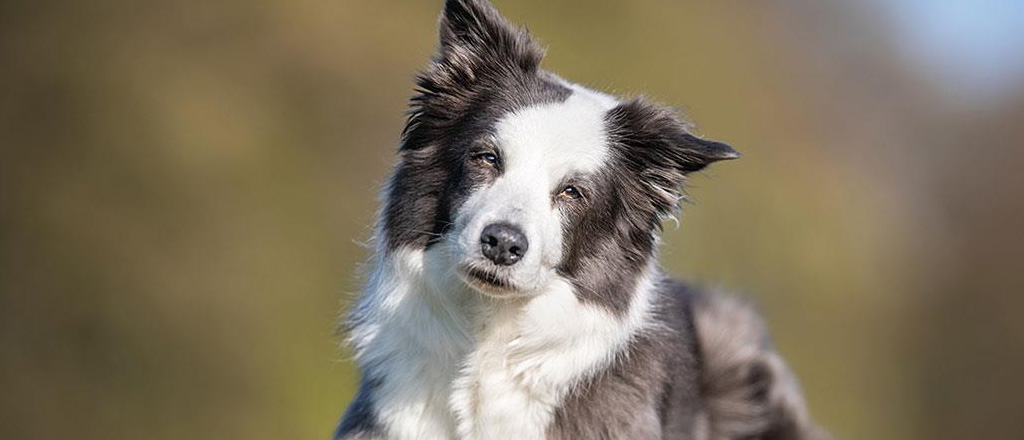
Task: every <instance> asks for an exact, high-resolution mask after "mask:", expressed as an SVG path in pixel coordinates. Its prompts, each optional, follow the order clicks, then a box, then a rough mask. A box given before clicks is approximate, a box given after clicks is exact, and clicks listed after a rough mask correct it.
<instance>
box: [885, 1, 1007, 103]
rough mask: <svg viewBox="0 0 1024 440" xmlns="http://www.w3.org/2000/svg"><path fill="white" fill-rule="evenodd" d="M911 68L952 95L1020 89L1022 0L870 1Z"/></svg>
mask: <svg viewBox="0 0 1024 440" xmlns="http://www.w3.org/2000/svg"><path fill="white" fill-rule="evenodd" d="M874 1H875V2H876V3H877V4H879V5H880V6H882V7H883V8H884V9H885V10H888V11H890V13H891V14H892V17H893V18H894V20H892V22H893V23H894V24H895V25H896V29H895V31H896V36H897V37H898V41H897V45H898V47H899V49H900V50H901V51H903V53H904V56H905V57H907V60H908V61H911V64H912V65H913V66H914V67H916V68H918V69H919V70H920V71H921V72H922V73H924V74H926V75H928V76H929V77H930V78H931V79H933V80H935V81H937V82H939V83H940V84H941V85H942V86H943V87H944V88H945V89H946V90H947V91H948V92H950V93H951V94H952V95H954V96H958V97H964V98H967V99H970V98H989V97H993V96H999V95H1002V94H1005V93H1006V92H1007V89H1009V88H1021V87H1024V0H874Z"/></svg>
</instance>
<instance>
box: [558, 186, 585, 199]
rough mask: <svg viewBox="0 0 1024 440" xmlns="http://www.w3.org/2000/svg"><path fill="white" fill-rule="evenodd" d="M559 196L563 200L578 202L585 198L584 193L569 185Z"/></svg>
mask: <svg viewBox="0 0 1024 440" xmlns="http://www.w3.org/2000/svg"><path fill="white" fill-rule="evenodd" d="M558 196H559V197H561V198H563V199H569V200H577V199H581V198H583V192H582V191H580V189H579V188H576V187H575V186H572V185H569V186H566V187H565V188H562V191H561V192H559V193H558Z"/></svg>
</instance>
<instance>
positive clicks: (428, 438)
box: [334, 0, 828, 440]
mask: <svg viewBox="0 0 1024 440" xmlns="http://www.w3.org/2000/svg"><path fill="white" fill-rule="evenodd" d="M439 36H440V45H439V50H438V53H437V55H436V56H435V58H434V59H433V61H432V63H431V64H430V66H429V67H428V68H427V69H426V70H425V71H423V72H422V73H421V74H420V75H419V76H418V78H417V85H418V88H417V90H416V93H415V95H414V96H413V97H412V99H411V111H410V113H409V117H408V121H407V124H406V126H405V129H404V130H403V133H402V139H401V146H400V148H399V152H398V163H397V165H396V167H395V169H394V172H393V174H392V175H391V177H390V180H389V181H388V183H387V184H386V187H385V189H384V191H383V197H382V199H383V200H382V202H383V203H382V208H381V212H380V213H379V220H378V225H377V228H376V230H375V233H374V237H373V241H372V243H373V246H374V250H375V253H374V255H373V257H371V261H370V263H369V268H370V270H369V275H368V281H367V284H366V286H365V289H364V290H363V291H362V294H361V296H360V298H359V299H358V301H357V302H356V304H355V305H354V307H353V308H352V310H351V311H350V313H349V315H348V318H347V320H346V324H345V329H346V331H347V332H348V336H349V342H350V344H351V346H352V347H353V350H354V353H355V358H356V360H357V362H358V365H359V368H360V370H361V372H362V381H361V384H360V386H359V391H358V393H357V395H356V397H355V399H354V401H353V402H352V403H351V404H350V406H349V407H348V409H347V411H346V412H345V414H344V416H343V417H342V421H341V423H340V426H339V427H338V429H337V431H336V434H335V437H334V438H335V439H338V440H356V439H358V440H383V439H396V440H397V439H401V440H441V439H462V440H503V439H526V440H532V439H550V440H555V439H585V440H591V439H594V440H597V439H630V440H646V439H652V440H653V439H666V440H669V439H680V440H681V439H694V440H720V439H780V440H781V439H807V440H810V439H825V438H828V437H827V435H826V434H825V433H824V432H823V431H821V430H820V429H819V428H817V426H816V425H815V424H813V423H812V422H811V421H810V419H809V418H808V415H807V411H806V409H805V405H804V402H803V398H802V396H801V392H800V389H799V387H798V385H797V383H796V381H795V379H794V377H793V375H792V374H791V373H790V370H789V369H788V368H787V367H786V365H785V363H784V362H783V360H782V359H781V358H780V357H779V355H778V354H777V353H776V352H775V351H773V350H772V348H771V347H770V345H769V343H768V336H767V332H766V329H765V325H764V322H763V321H762V320H761V319H760V318H759V317H758V315H757V314H756V313H755V312H754V310H753V309H752V308H751V307H750V306H749V305H748V304H746V303H745V302H744V301H742V300H739V299H736V298H735V297H730V296H726V295H720V294H716V293H713V292H705V291H702V290H700V289H698V288H696V287H694V286H691V285H688V284H684V283H681V282H678V281H673V280H672V279H670V278H668V277H667V276H665V275H664V274H663V273H662V271H661V270H660V269H659V266H658V264H657V261H656V254H657V245H658V241H659V235H660V232H661V225H662V222H663V221H664V220H666V219H670V218H674V216H675V215H677V213H678V210H679V206H680V202H681V200H682V186H683V184H684V182H685V180H686V178H687V176H688V175H689V174H690V173H693V172H695V171H699V170H701V169H704V168H705V167H707V166H708V165H710V164H711V163H714V162H718V161H723V160H728V159H735V158H737V157H739V154H738V153H737V152H736V151H735V150H733V149H732V148H731V147H729V146H728V145H726V144H724V143H720V142H713V141H709V140H705V139H702V138H700V137H697V136H694V135H693V134H691V133H690V131H689V128H688V126H687V125H686V124H684V123H683V122H681V121H680V119H679V118H678V117H677V116H676V114H675V112H674V111H673V110H671V109H669V108H666V107H662V106H660V105H657V104H653V103H650V102H647V101H645V100H643V99H627V100H623V99H619V98H616V97H612V96H610V95H607V94H604V93H600V92H597V91H593V90H590V89H587V88H585V87H583V86H580V85H577V84H573V83H570V82H568V81H566V80H564V79H562V78H560V77H558V76H557V75H555V74H553V73H551V72H548V71H545V70H543V69H541V68H540V62H541V59H542V57H543V50H542V49H541V47H540V46H539V45H538V44H537V43H536V42H535V41H534V40H533V39H532V38H531V37H530V35H528V33H527V32H525V31H524V30H522V29H520V28H518V27H516V26H514V25H512V24H510V23H509V22H508V21H507V20H506V19H504V18H503V17H502V16H501V15H499V13H498V12H497V10H496V9H495V8H494V6H492V5H491V4H489V3H487V2H486V1H484V0H447V1H446V2H445V4H444V10H443V12H442V14H441V18H440V31H439Z"/></svg>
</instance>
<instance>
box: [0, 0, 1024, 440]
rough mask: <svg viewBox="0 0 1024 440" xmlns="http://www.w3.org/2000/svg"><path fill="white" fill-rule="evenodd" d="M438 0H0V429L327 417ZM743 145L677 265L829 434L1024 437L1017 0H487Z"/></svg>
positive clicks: (706, 193)
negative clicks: (724, 296)
mask: <svg viewBox="0 0 1024 440" xmlns="http://www.w3.org/2000/svg"><path fill="white" fill-rule="evenodd" d="M440 3H441V2H440V0H431V1H424V0H388V1H359V0H331V1H326V0H289V1H283V0H282V1H270V0H261V1H241V0H237V1H235V0H206V1H170V0H154V1H145V2H143V1H127V0H106V1H94V2H73V1H54V0H6V1H3V2H0V202H2V203H0V373H2V375H0V438H4V439H11V440H14V439H25V440H34V439H62V438H75V439H79V440H90V439H132V438H148V439H229V438H231V439H235V438H237V439H283V438H287V439H299V438H305V439H326V438H328V436H329V435H330V433H331V431H332V429H333V428H334V424H335V422H336V420H337V419H338V416H339V415H340V414H341V412H342V410H343V409H344V407H345V405H346V403H347V401H348V399H349V398H350V397H351V396H352V393H353V391H354V386H355V384H356V381H357V377H358V376H357V373H356V372H355V371H354V370H353V368H352V365H351V363H350V362H349V359H348V354H347V353H346V352H345V351H344V350H342V349H339V348H338V342H339V341H340V338H339V337H338V336H337V335H336V334H335V332H334V328H335V323H336V318H337V316H338V315H339V313H340V312H341V311H342V310H343V309H344V306H345V304H346V303H347V302H348V301H349V299H350V298H351V296H352V292H354V291H356V290H358V288H359V284H360V281H359V277H360V275H359V269H358V268H359V265H360V263H361V262H362V261H363V260H364V259H365V257H366V256H367V251H366V249H365V248H364V247H363V246H362V243H364V242H365V240H366V239H367V238H368V236H369V231H370V227H369V225H370V223H371V222H372V220H373V213H374V210H375V206H376V201H375V197H376V193H377V190H378V187H379V185H380V184H381V182H382V181H383V180H384V179H385V177H386V174H387V171H388V168H389V165H390V164H391V161H392V153H393V151H394V150H395V148H396V146H397V141H398V137H399V132H400V130H401V127H402V124H403V111H404V110H405V108H406V99H407V97H408V96H409V95H410V93H411V89H412V83H411V78H412V76H413V74H414V73H415V72H416V70H417V69H419V68H422V67H423V66H425V65H426V60H427V58H428V56H429V55H430V54H431V53H432V51H433V49H434V47H435V35H436V34H435V24H436V18H437V14H438V11H439V9H440ZM497 3H498V5H499V7H500V8H501V9H502V11H503V12H504V13H505V14H506V15H508V16H509V17H511V18H512V19H513V20H515V21H518V22H520V23H526V24H528V25H529V28H530V29H531V30H532V31H533V33H534V34H535V35H537V36H538V37H539V38H540V39H541V40H542V41H543V42H544V43H545V44H547V45H549V46H550V51H549V54H548V58H547V60H546V62H545V66H546V67H547V68H549V69H552V70H555V71H557V72H559V73H561V74H563V75H564V76H566V77H567V78H570V79H573V80H575V81H578V82H581V83H583V84H587V85H590V86H592V87H595V88H600V89H604V90H609V91H613V92H616V93H621V94H636V93H643V94H646V95H648V96H650V97H653V98H654V99H656V100H659V101H662V102H665V103H668V104H672V105H676V106H678V107H679V108H680V109H682V110H683V111H684V112H685V114H686V115H687V117H688V118H689V119H691V120H693V121H694V122H696V123H697V126H698V127H699V132H700V133H701V134H704V135H706V136H708V137H711V138H714V139H720V140H724V141H727V142H729V143H731V144H733V145H734V146H736V148H737V149H739V150H740V151H742V152H743V153H744V154H745V155H744V157H743V159H742V160H740V161H736V162H730V163H726V164H721V165H720V166H716V167H713V168H712V169H711V170H710V171H708V172H706V173H704V174H703V175H701V176H697V177H696V178H695V179H693V186H692V187H691V188H690V190H689V192H690V194H691V196H692V198H693V199H694V201H695V202H696V203H694V204H692V205H688V206H687V207H686V209H685V212H684V214H683V217H682V225H681V227H680V228H678V229H674V228H672V227H669V228H668V230H667V233H666V236H667V240H666V241H667V243H666V245H665V247H664V252H663V253H664V263H665V266H666V267H667V268H668V269H669V271H671V272H672V273H673V274H676V275H679V276H684V277H687V278H690V279H694V280H699V281H703V282H707V283H715V284H721V285H724V286H727V287H729V288H732V289H735V290H738V291H743V292H747V293H748V294H749V295H751V296H753V297H754V298H756V300H757V301H758V302H759V303H760V305H761V306H762V307H763V309H764V311H765V313H766V315H767V316H768V318H769V320H770V322H771V325H772V327H773V329H774V333H775V337H776V342H777V345H778V347H779V349H780V350H781V351H782V352H783V353H784V354H785V355H786V356H788V358H789V359H790V361H791V362H792V364H793V367H794V369H795V370H796V371H797V373H798V374H799V376H800V377H801V379H802V381H803V385H804V388H805V389H806V392H807V395H808V399H809V401H810V405H811V407H812V412H813V414H814V415H815V416H816V417H817V418H818V419H819V420H820V421H821V422H822V423H823V424H824V425H825V426H826V427H828V428H829V429H830V430H831V431H833V432H834V433H835V434H836V435H837V436H839V437H841V438H845V439H876V440H878V439H891V440H915V439H964V440H967V439H978V438H991V439H1020V438H1024V417H1022V414H1024V386H1022V385H1024V379H1021V375H1022V374H1024V319H1022V316H1024V295H1022V291H1021V290H1022V289H1021V286H1022V285H1024V251H1022V249H1024V232H1022V229H1024V80H1022V79H1024V4H1022V3H1021V2H1018V1H1015V0H989V1H971V0H962V1H954V0H934V1H930V0H899V1H897V0H890V1H884V0H863V1H852V0H851V1H818V0H778V1H772V2H751V1H741V0H730V1H714V2H712V1H681V0H643V1H639V0H634V1H629V2H625V1H610V0H577V1H569V0H519V1H511V0H499V1H498V2H497Z"/></svg>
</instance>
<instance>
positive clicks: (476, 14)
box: [431, 0, 544, 87]
mask: <svg viewBox="0 0 1024 440" xmlns="http://www.w3.org/2000/svg"><path fill="white" fill-rule="evenodd" d="M439 27H440V29H439V36H440V48H439V50H438V55H437V58H436V59H435V61H434V66H432V72H431V73H432V74H434V75H438V76H441V77H439V78H437V79H439V80H444V81H446V82H447V81H451V82H452V83H451V85H453V86H463V87H466V86H471V85H472V83H473V82H475V81H478V80H481V79H488V78H489V79H495V78H494V77H495V76H499V78H500V76H501V75H509V74H512V75H515V74H522V73H525V74H533V73H535V72H536V71H537V69H538V68H539V66H540V61H541V59H542V58H543V57H544V50H543V49H541V47H540V45H538V44H537V43H536V42H535V41H534V40H533V38H531V37H530V35H529V33H527V32H526V31H525V30H523V29H520V28H518V27H516V26H515V25H513V24H511V23H509V22H508V20H506V19H505V18H504V17H502V16H501V14H499V13H498V10H497V9H496V8H495V7H494V6H493V5H491V4H490V3H488V2H487V1H486V0H447V1H445V3H444V11H443V12H442V13H441V21H440V26H439Z"/></svg>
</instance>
